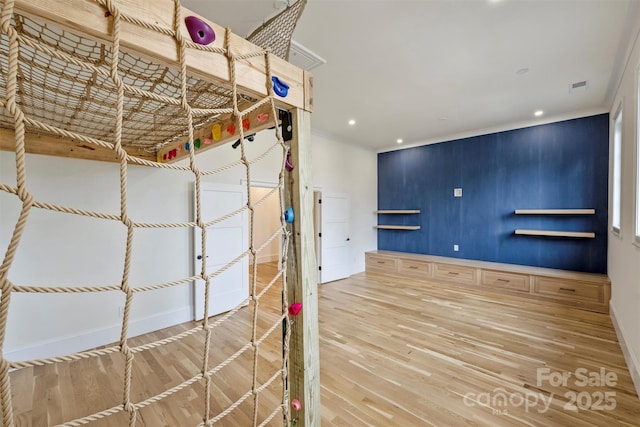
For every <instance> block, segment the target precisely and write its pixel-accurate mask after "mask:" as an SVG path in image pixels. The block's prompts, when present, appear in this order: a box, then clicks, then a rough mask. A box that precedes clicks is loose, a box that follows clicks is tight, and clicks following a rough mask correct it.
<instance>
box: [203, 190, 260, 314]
mask: <svg viewBox="0 0 640 427" xmlns="http://www.w3.org/2000/svg"><path fill="white" fill-rule="evenodd" d="M194 200H195V197H194ZM246 203H247V190H246V187H245V186H243V185H225V184H211V183H203V184H202V202H201V209H202V219H203V221H204V222H209V221H211V220H213V219H216V218H219V217H222V216H223V215H226V214H228V213H230V212H233V211H235V210H236V209H239V208H241V207H242V206H244V205H245V204H246ZM194 220H195V214H194ZM248 246H249V242H248V224H247V212H246V211H243V212H242V213H241V214H237V215H234V216H232V217H231V218H228V219H226V220H224V221H222V222H219V223H217V224H215V225H212V226H211V227H208V228H207V258H206V259H205V261H206V263H207V273H208V274H212V273H214V272H216V271H218V270H220V269H221V268H222V267H224V266H225V265H226V264H227V263H229V262H230V261H232V260H233V259H235V258H236V257H238V256H239V255H240V254H242V253H243V252H245V251H246V250H247V248H248ZM194 254H195V257H194V263H193V265H194V272H195V273H196V274H199V273H200V272H201V270H202V265H201V262H202V243H201V231H200V229H199V228H195V232H194ZM210 283H211V290H210V295H209V313H208V314H207V316H208V317H210V316H215V315H216V314H220V313H224V312H226V311H229V310H231V309H233V308H235V307H236V306H238V305H239V304H240V303H242V302H243V301H244V300H245V299H246V298H247V297H248V296H249V259H248V257H247V256H245V257H244V258H243V259H242V260H241V261H239V262H237V263H236V264H234V265H233V266H232V267H231V268H229V269H228V270H226V271H224V272H222V273H220V274H219V275H217V276H215V277H214V278H212V279H211V282H210ZM204 286H205V282H204V280H202V279H199V280H196V282H195V292H194V293H195V298H194V303H195V307H194V313H195V316H194V319H195V320H201V319H203V318H204V316H205V313H204Z"/></svg>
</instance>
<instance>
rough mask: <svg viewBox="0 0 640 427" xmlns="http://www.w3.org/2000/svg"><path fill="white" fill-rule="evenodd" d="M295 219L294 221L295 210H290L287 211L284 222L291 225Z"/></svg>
mask: <svg viewBox="0 0 640 427" xmlns="http://www.w3.org/2000/svg"><path fill="white" fill-rule="evenodd" d="M293 219H294V215H293V209H291V208H288V209H287V210H286V211H284V220H285V222H287V223H289V224H291V223H292V222H293Z"/></svg>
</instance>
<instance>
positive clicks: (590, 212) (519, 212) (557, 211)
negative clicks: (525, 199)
mask: <svg viewBox="0 0 640 427" xmlns="http://www.w3.org/2000/svg"><path fill="white" fill-rule="evenodd" d="M595 213H596V210H595V209H516V210H515V214H516V215H595Z"/></svg>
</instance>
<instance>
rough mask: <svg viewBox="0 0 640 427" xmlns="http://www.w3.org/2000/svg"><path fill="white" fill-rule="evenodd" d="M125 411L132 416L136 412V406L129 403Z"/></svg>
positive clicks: (126, 404) (125, 406) (125, 405)
mask: <svg viewBox="0 0 640 427" xmlns="http://www.w3.org/2000/svg"><path fill="white" fill-rule="evenodd" d="M124 410H125V411H127V412H128V413H130V414H133V413H134V412H135V411H136V405H134V404H133V403H131V402H127V403H125V404H124Z"/></svg>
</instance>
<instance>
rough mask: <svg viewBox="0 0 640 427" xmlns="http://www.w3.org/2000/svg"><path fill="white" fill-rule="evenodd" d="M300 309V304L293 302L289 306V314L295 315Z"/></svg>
mask: <svg viewBox="0 0 640 427" xmlns="http://www.w3.org/2000/svg"><path fill="white" fill-rule="evenodd" d="M300 310H302V304H300V303H299V302H294V303H293V304H291V305H290V306H289V316H297V315H298V313H300Z"/></svg>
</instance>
